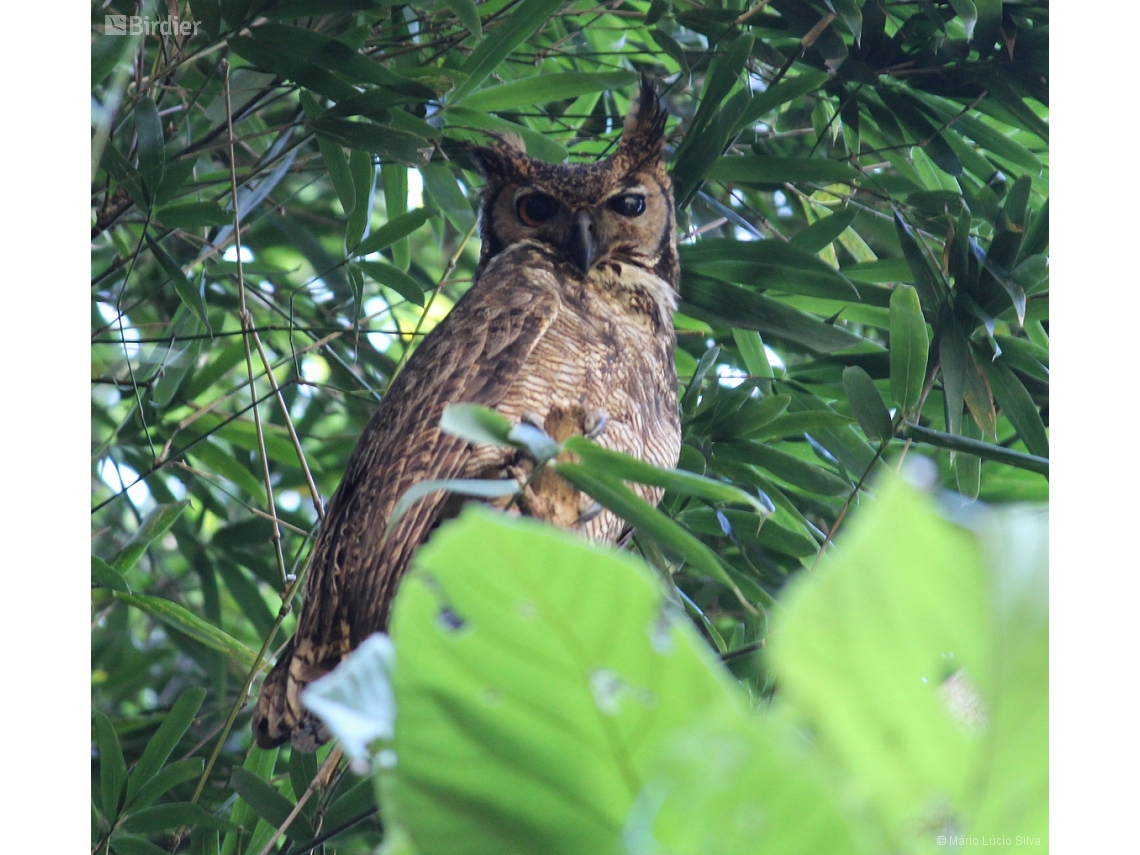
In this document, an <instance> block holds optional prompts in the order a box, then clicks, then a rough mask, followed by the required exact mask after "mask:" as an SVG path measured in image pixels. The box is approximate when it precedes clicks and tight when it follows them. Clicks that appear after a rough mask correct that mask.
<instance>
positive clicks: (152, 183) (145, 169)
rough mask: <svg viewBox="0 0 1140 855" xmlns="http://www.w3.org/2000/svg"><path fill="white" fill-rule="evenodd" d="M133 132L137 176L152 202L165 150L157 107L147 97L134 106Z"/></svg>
mask: <svg viewBox="0 0 1140 855" xmlns="http://www.w3.org/2000/svg"><path fill="white" fill-rule="evenodd" d="M135 132H136V133H137V134H138V138H139V145H138V153H139V175H140V176H142V182H143V187H144V188H145V189H146V191H147V196H148V197H149V198H150V199H152V200H153V199H154V195H155V192H156V191H157V190H158V185H159V184H160V183H161V182H162V170H163V167H164V165H165V163H166V149H165V146H164V143H163V137H162V120H161V119H160V118H159V116H158V107H157V106H156V105H155V103H154V99H153V98H151V97H150V96H149V95H143V96H142V97H141V98H139V100H138V103H137V104H136V105H135Z"/></svg>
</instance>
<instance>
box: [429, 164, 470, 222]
mask: <svg viewBox="0 0 1140 855" xmlns="http://www.w3.org/2000/svg"><path fill="white" fill-rule="evenodd" d="M420 175H421V176H422V177H423V180H424V189H425V190H427V192H428V193H430V194H431V197H432V198H433V199H435V201H436V204H437V205H439V207H440V210H442V211H443V213H444V215H445V216H446V217H447V218H448V219H449V220H451V224H452V225H453V226H455V228H457V229H458V230H459V231H460V233H462V234H467V232H469V231H471V229H473V228H474V227H475V212H474V211H473V210H472V209H471V203H470V202H469V201H467V197H466V196H464V195H463V191H462V190H461V189H460V188H459V181H458V180H457V179H456V177H455V173H454V172H452V171H451V168H450V167H449V166H448V165H447V164H446V163H425V164H423V165H422V166H421V167H420Z"/></svg>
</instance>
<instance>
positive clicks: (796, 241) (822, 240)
mask: <svg viewBox="0 0 1140 855" xmlns="http://www.w3.org/2000/svg"><path fill="white" fill-rule="evenodd" d="M858 213H859V212H858V210H856V209H855V207H854V206H848V207H846V208H844V209H843V210H841V211H836V212H835V213H834V214H829V215H828V216H826V217H824V218H823V219H822V220H816V221H815V222H814V223H812V224H811V225H810V226H808V227H807V228H806V229H804V230H803V231H801V232H800V233H799V234H797V235H796V236H795V237H794V238H792V239H791V240H790V241H788V243H789V244H790V245H791V246H794V247H796V248H797V249H802V250H803V251H804V252H819V251H820V250H822V249H823V248H824V247H826V246H830V245H831V243H832V242H833V241H835V240H836V239H837V238H838V237H839V236H840V235H841V234H843V232H844V231H846V229H847V227H848V226H849V225H851V223H852V222H853V221H854V219H855V217H856V215H857V214H858ZM857 294H858V292H856V295H857Z"/></svg>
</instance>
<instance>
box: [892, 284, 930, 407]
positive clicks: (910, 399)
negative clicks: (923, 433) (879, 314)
mask: <svg viewBox="0 0 1140 855" xmlns="http://www.w3.org/2000/svg"><path fill="white" fill-rule="evenodd" d="M929 348H930V339H929V338H928V336H927V332H926V321H925V320H924V319H923V317H922V307H921V306H920V305H919V300H918V293H917V292H916V291H915V289H914V288H911V287H908V286H906V285H900V286H899V287H897V288H896V289H895V290H894V292H893V293H892V294H891V397H892V398H893V399H894V401H895V403H896V404H897V405H898V406H899V407H901V408H902V410H903V411H904V412H911V411H913V410H914V408H915V407H917V406H918V402H919V400H920V399H921V397H922V384H923V381H924V380H925V379H926V360H927V355H928V350H929Z"/></svg>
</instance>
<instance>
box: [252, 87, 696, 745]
mask: <svg viewBox="0 0 1140 855" xmlns="http://www.w3.org/2000/svg"><path fill="white" fill-rule="evenodd" d="M664 126H665V114H664V112H663V110H662V109H661V106H660V104H659V102H658V99H657V95H656V93H655V91H654V88H653V86H652V84H651V83H650V82H649V81H648V80H646V79H643V80H642V84H641V90H640V93H639V95H638V97H637V98H636V99H635V101H634V104H633V107H632V109H631V110H630V113H629V116H628V118H627V119H626V122H625V126H624V129H623V132H622V137H621V141H620V143H619V145H618V147H617V149H616V151H615V152H614V154H613V156H611V157H610V158H608V159H606V160H603V161H599V162H596V163H591V164H569V165H568V164H558V165H554V164H549V163H544V162H542V161H539V160H535V159H533V158H530V157H527V155H526V153H525V151H524V150H523V147H522V145H521V143H520V142H518V141H516V140H514V139H512V138H509V137H499V138H496V140H495V143H494V144H493V145H488V146H483V147H477V148H474V149H473V150H472V154H473V156H474V158H475V160H476V161H477V163H478V164H479V165H480V166H481V169H482V171H483V173H484V174H485V176H486V179H487V180H486V185H485V188H484V190H483V197H482V206H481V213H480V237H481V238H482V246H481V250H480V257H479V263H478V267H477V269H476V273H475V280H474V283H473V284H472V286H471V288H470V289H469V290H468V292H467V293H466V294H465V295H464V296H463V298H462V299H460V300H459V302H458V303H456V305H455V307H454V308H453V309H452V311H451V312H450V313H449V314H448V316H447V317H446V318H445V319H444V320H443V321H442V322H441V323H440V324H439V325H438V326H437V327H436V328H435V329H434V330H432V332H431V333H430V334H429V335H428V336H427V337H426V338H425V339H424V340H423V342H422V343H421V344H420V346H419V347H418V348H417V349H416V351H415V353H414V354H413V355H412V357H411V358H410V359H409V360H408V363H407V365H406V367H405V368H404V370H403V371H401V372H400V373H399V374H398V375H397V376H396V377H395V379H393V381H392V383H391V385H390V386H389V388H388V391H387V394H386V395H385V396H384V399H383V401H382V402H381V403H380V405H379V407H378V408H377V410H376V412H375V413H374V414H373V416H372V418H371V419H370V421H369V422H368V425H367V427H366V428H365V429H364V433H363V434H362V436H361V437H360V440H359V442H358V443H357V445H356V448H355V450H354V451H353V453H352V456H351V458H350V460H349V463H348V467H347V470H346V471H345V474H344V478H343V480H342V481H341V484H340V486H339V488H338V489H337V492H336V494H335V496H334V497H333V499H332V501H331V502H330V504H329V507H328V512H327V514H326V517H325V520H324V523H323V525H322V527H321V530H320V533H319V534H318V536H317V539H316V542H315V544H314V546H313V555H312V559H311V566H310V569H309V576H308V578H307V580H306V583H305V588H304V595H303V605H302V608H301V611H300V616H299V619H298V624H297V631H296V634H295V635H294V636H293V638H292V639H291V640H290V641H289V642H288V644H287V645H286V646H285V647H284V648H283V650H282V652H281V655H280V656H279V658H278V660H277V663H276V665H275V666H274V668H273V669H272V671H271V672H270V674H269V675H268V676H267V677H266V679H265V682H264V684H263V685H262V687H261V695H260V697H259V699H258V703H257V708H256V711H255V713H254V717H253V730H254V734H255V736H256V739H257V743H258V745H260V746H262V747H263V748H271V747H273V746H276V745H280V744H281V743H283V742H285V741H286V740H291V741H292V743H293V746H294V747H295V748H297V749H299V750H302V751H312V750H315V749H316V747H317V746H318V745H320V744H321V743H323V742H324V741H326V740H327V738H328V735H327V733H326V732H325V731H324V729H323V726H322V725H321V724H320V722H319V721H318V720H317V719H315V718H314V717H313V716H312V714H311V713H308V712H307V711H305V710H304V709H303V708H302V706H301V702H300V693H301V691H302V690H303V689H304V688H305V686H306V685H307V684H308V683H310V682H312V681H313V680H315V679H317V678H318V677H321V676H323V675H324V674H327V673H328V672H329V671H331V670H332V669H333V668H334V667H335V666H336V665H337V663H339V662H340V661H341V659H343V658H344V657H345V656H346V655H347V654H348V653H349V651H350V650H352V649H353V648H354V647H356V645H357V644H359V643H360V642H361V641H362V640H363V639H365V638H367V637H368V636H369V635H370V634H372V633H374V632H376V631H379V630H383V629H384V628H385V625H386V623H387V617H388V608H389V604H390V602H391V600H392V596H393V594H394V593H395V590H396V585H397V583H398V582H399V580H400V577H401V576H402V575H403V573H404V571H405V569H407V567H408V565H409V562H410V561H411V558H412V555H413V553H414V552H415V550H416V548H417V547H418V546H419V545H420V544H421V543H422V542H423V541H424V540H426V539H427V537H428V535H429V534H430V533H431V531H432V530H433V529H434V528H435V527H436V526H437V525H438V524H439V523H440V522H441V521H442V520H444V519H447V518H448V517H450V516H453V515H454V514H456V513H457V512H458V510H459V504H460V503H459V501H458V499H457V497H455V496H453V495H449V494H447V493H445V492H437V493H433V494H431V495H429V496H428V497H427V498H425V499H423V500H421V501H420V502H418V503H417V504H415V505H413V506H412V508H411V509H410V510H408V511H407V512H406V513H405V514H404V515H403V516H402V517H400V519H399V520H398V522H397V523H396V524H395V525H394V526H392V527H390V530H387V529H389V527H388V520H389V517H390V515H391V514H392V510H393V508H394V507H395V505H396V503H397V502H398V501H399V499H400V497H401V496H403V495H404V493H405V492H406V491H407V490H408V488H410V487H411V486H412V485H414V484H416V483H417V482H420V481H423V480H427V479H442V478H480V479H487V478H514V479H518V481H519V482H520V484H526V483H527V481H528V480H529V482H530V483H529V484H527V486H526V489H525V491H524V492H523V494H521V495H520V496H519V497H517V500H516V502H515V503H514V504H513V507H512V509H513V510H517V511H518V512H521V513H523V514H527V515H529V516H533V517H537V518H540V519H544V520H548V521H550V522H553V523H555V524H557V525H559V526H562V527H563V528H567V529H572V530H575V531H579V532H581V533H583V534H584V535H585V536H586V537H589V538H592V539H595V540H598V541H604V542H615V541H619V540H620V539H622V538H623V537H624V536H625V535H627V534H628V529H627V526H626V524H625V523H624V522H623V521H622V520H621V519H620V518H618V517H617V516H615V515H614V514H612V513H610V512H609V511H608V510H602V509H601V508H600V506H598V505H597V504H596V503H594V502H593V501H592V500H591V499H590V498H589V497H588V496H586V495H584V494H579V493H578V491H577V490H575V489H574V488H573V487H571V486H570V485H569V484H568V483H567V482H565V481H563V480H562V479H561V478H559V477H558V476H557V474H555V473H554V472H552V471H550V470H548V469H544V470H543V471H541V472H540V473H539V475H538V476H537V477H535V478H533V479H530V478H529V476H530V475H531V473H532V469H533V466H534V462H533V461H532V460H530V459H529V458H527V456H526V455H525V454H524V453H523V452H521V451H517V450H515V449H510V448H502V447H497V446H486V445H479V444H472V443H469V442H466V441H465V440H463V439H460V438H458V437H455V436H451V435H449V434H445V433H443V432H441V431H440V429H439V420H440V416H441V414H442V413H443V408H444V407H445V406H446V405H447V404H449V403H453V402H475V403H479V404H485V405H487V406H490V407H494V408H495V409H496V410H498V412H499V413H501V414H503V415H504V416H506V417H507V418H509V419H511V420H512V421H520V420H525V421H528V422H530V423H532V424H535V425H537V426H540V427H542V428H543V429H544V430H546V432H547V433H548V434H550V435H551V436H552V437H554V438H555V439H556V440H562V439H565V438H566V437H567V436H569V435H571V434H575V433H585V434H587V435H590V436H592V437H594V438H595V440H596V441H597V442H598V443H600V444H601V445H603V446H606V447H608V448H612V449H617V450H620V451H624V452H626V453H628V454H632V455H634V456H636V457H639V458H641V459H643V460H646V461H648V462H650V463H654V464H657V465H659V466H664V467H673V466H675V465H676V463H677V458H678V454H679V452H680V446H681V428H680V419H679V414H678V408H677V376H676V371H675V369H674V365H673V349H674V345H675V341H676V339H675V334H674V331H673V312H674V310H675V307H676V294H677V283H678V277H679V272H680V268H679V262H678V257H677V236H676V220H675V215H674V210H673V197H672V191H671V185H670V181H669V177H668V175H667V174H666V172H665V163H664ZM633 489H634V490H636V491H637V492H638V493H639V494H640V495H641V496H642V498H644V499H646V500H647V501H649V502H650V503H652V504H656V503H657V502H658V501H659V500H660V498H661V492H660V490H658V489H656V488H652V487H647V486H643V485H633Z"/></svg>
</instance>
